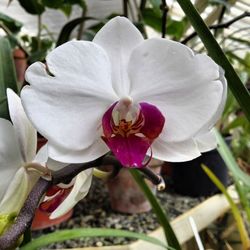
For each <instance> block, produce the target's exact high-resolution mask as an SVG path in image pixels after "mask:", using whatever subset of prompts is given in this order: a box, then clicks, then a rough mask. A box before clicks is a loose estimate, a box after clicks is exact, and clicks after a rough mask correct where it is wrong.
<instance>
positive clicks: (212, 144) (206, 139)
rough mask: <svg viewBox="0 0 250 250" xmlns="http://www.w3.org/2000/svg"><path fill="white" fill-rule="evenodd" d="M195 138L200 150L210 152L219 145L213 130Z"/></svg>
mask: <svg viewBox="0 0 250 250" xmlns="http://www.w3.org/2000/svg"><path fill="white" fill-rule="evenodd" d="M195 140H196V143H197V146H198V148H199V150H200V152H208V151H210V150H213V149H215V148H216V147H217V141H216V137H215V135H214V133H213V130H212V131H210V132H208V133H204V134H201V135H199V136H197V137H196V138H195Z"/></svg>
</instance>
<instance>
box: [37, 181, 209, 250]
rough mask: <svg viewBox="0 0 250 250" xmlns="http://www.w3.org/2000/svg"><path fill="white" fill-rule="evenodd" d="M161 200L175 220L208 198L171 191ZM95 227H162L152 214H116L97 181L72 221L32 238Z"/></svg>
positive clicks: (82, 242) (96, 241)
mask: <svg viewBox="0 0 250 250" xmlns="http://www.w3.org/2000/svg"><path fill="white" fill-rule="evenodd" d="M157 197H158V198H159V200H160V203H161V205H162V206H163V208H164V209H165V210H166V211H167V213H168V215H169V217H170V219H171V220H172V219H174V218H175V217H177V216H179V215H180V214H182V213H184V212H185V211H187V210H189V209H190V208H192V207H194V206H196V205H198V204H199V203H200V202H201V201H202V200H204V198H191V197H188V196H181V195H178V194H175V193H174V192H173V191H171V190H169V189H168V190H167V191H161V192H158V193H157ZM91 227H95V228H116V229H125V230H130V231H134V232H139V233H149V232H151V231H153V230H155V229H156V228H157V227H159V223H158V222H157V219H156V216H155V214H154V213H153V212H152V211H149V212H146V213H140V214H132V215H131V214H122V213H118V212H114V211H112V209H111V207H110V203H109V196H108V192H107V188H106V185H105V184H104V183H103V182H102V181H100V180H97V179H95V180H94V181H93V184H92V187H91V190H90V192H89V194H88V195H87V197H86V198H85V199H83V200H82V201H81V202H79V203H78V204H77V205H76V206H75V208H74V213H73V216H72V218H71V219H70V220H68V221H67V222H63V223H61V224H60V225H56V226H53V227H51V228H48V229H45V230H40V231H34V232H33V233H32V237H33V238H36V237H39V236H41V235H44V234H47V233H50V232H53V231H55V230H59V229H72V228H91ZM132 241H134V240H131V239H127V238H114V237H109V238H103V237H95V238H83V239H75V240H68V241H65V242H60V243H55V244H51V245H49V246H46V247H45V248H43V249H63V248H64V249H65V248H74V247H78V248H79V247H90V246H110V245H124V244H128V243H131V242H132Z"/></svg>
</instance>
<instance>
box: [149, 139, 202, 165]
mask: <svg viewBox="0 0 250 250" xmlns="http://www.w3.org/2000/svg"><path fill="white" fill-rule="evenodd" d="M152 151H153V157H154V158H156V159H159V160H162V161H168V162H184V161H190V160H192V159H195V158H197V157H199V156H200V155H201V152H200V150H199V148H198V147H197V144H196V142H195V141H194V140H192V139H190V140H187V141H183V142H175V143H173V142H171V143H166V142H165V141H163V140H161V139H158V140H155V142H154V143H153V144H152ZM148 155H150V153H148Z"/></svg>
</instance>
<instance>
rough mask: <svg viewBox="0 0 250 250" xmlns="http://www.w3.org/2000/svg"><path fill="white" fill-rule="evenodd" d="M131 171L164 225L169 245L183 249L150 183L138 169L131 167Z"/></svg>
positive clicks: (179, 249) (178, 249)
mask: <svg viewBox="0 0 250 250" xmlns="http://www.w3.org/2000/svg"><path fill="white" fill-rule="evenodd" d="M130 173H131V174H132V176H133V177H134V179H135V181H136V182H137V184H138V185H139V186H140V188H141V190H142V191H143V193H144V194H145V196H146V197H147V199H148V201H149V202H150V204H151V206H152V208H153V210H154V212H155V214H156V216H157V219H158V221H159V223H160V224H161V226H162V227H163V230H164V233H165V237H166V240H167V242H168V245H169V246H170V247H173V248H175V249H176V250H181V247H180V244H179V242H178V239H177V238H176V235H175V233H174V231H173V229H172V227H171V224H170V223H169V219H168V217H167V214H166V212H165V211H164V210H163V209H162V207H161V205H160V203H159V202H158V200H157V199H156V197H155V195H154V194H153V193H152V191H151V189H150V188H149V187H148V185H147V184H146V183H145V181H144V179H143V177H142V176H141V174H140V173H139V171H138V170H136V169H130Z"/></svg>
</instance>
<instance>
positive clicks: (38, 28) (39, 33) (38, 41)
mask: <svg viewBox="0 0 250 250" xmlns="http://www.w3.org/2000/svg"><path fill="white" fill-rule="evenodd" d="M37 25H38V27H37V48H38V51H39V50H40V49H41V32H42V15H38V17H37Z"/></svg>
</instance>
